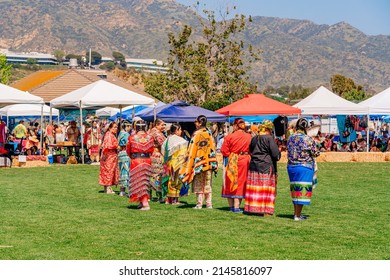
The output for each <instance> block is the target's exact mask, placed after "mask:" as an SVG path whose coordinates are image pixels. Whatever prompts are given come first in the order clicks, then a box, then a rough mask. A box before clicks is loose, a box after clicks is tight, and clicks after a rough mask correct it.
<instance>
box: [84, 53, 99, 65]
mask: <svg viewBox="0 0 390 280" xmlns="http://www.w3.org/2000/svg"><path fill="white" fill-rule="evenodd" d="M85 57H86V62H87V64H89V51H87V52H86V53H85ZM101 62H102V55H101V54H100V53H98V52H96V51H91V65H97V64H100V63H101Z"/></svg>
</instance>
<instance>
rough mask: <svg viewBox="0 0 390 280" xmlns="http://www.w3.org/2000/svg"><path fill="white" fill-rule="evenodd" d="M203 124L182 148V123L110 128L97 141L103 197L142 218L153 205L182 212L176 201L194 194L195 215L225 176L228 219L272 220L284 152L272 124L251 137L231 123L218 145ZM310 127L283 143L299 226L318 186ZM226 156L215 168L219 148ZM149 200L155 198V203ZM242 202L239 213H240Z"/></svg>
mask: <svg viewBox="0 0 390 280" xmlns="http://www.w3.org/2000/svg"><path fill="white" fill-rule="evenodd" d="M207 123H208V122H207V118H206V117H205V116H203V115H200V116H198V117H197V118H196V119H195V121H194V124H195V128H196V129H195V131H194V132H193V134H192V136H191V137H190V139H189V141H187V140H186V139H185V138H184V137H183V136H184V132H183V130H182V127H181V125H180V124H179V123H173V124H168V125H167V124H166V123H165V122H164V121H163V120H161V119H157V120H156V121H155V122H154V124H153V125H152V127H149V126H148V125H147V123H146V122H145V121H143V120H142V119H139V118H134V121H133V124H132V125H130V124H129V123H127V122H122V123H121V124H120V126H121V127H120V128H121V131H120V132H119V133H118V124H117V123H115V122H112V123H110V124H109V126H108V129H107V131H106V133H105V134H104V137H103V140H102V153H101V161H100V175H99V184H100V185H102V186H103V191H104V193H107V194H113V193H115V192H114V191H113V189H112V187H113V186H119V188H120V192H119V195H121V196H127V197H128V198H129V202H130V203H137V208H138V209H139V210H141V211H146V210H150V209H151V204H150V201H157V202H160V203H165V204H171V205H180V204H181V202H180V200H179V198H180V197H182V196H186V195H189V193H190V189H191V193H193V194H195V206H194V207H193V208H194V209H202V208H206V209H212V208H213V197H212V193H213V183H212V182H213V174H216V173H217V172H218V168H220V169H221V168H222V170H223V173H224V175H223V186H222V191H221V196H222V197H223V198H226V199H227V204H228V206H229V211H232V212H234V213H244V214H255V215H260V216H269V215H273V214H274V211H275V210H274V209H275V201H276V193H277V161H278V160H279V159H280V156H281V149H280V147H278V145H277V141H276V139H275V136H274V124H273V123H272V122H271V121H268V120H265V121H263V122H262V123H261V124H259V125H258V126H257V130H256V131H251V132H248V131H247V129H246V128H247V127H246V123H245V121H244V120H243V119H242V118H237V119H235V121H234V123H233V127H232V132H231V133H230V134H228V135H226V136H223V137H221V138H220V139H219V140H220V141H219V144H218V143H217V141H215V139H214V137H213V134H212V132H211V130H210V129H208V128H207ZM307 128H308V122H307V121H306V120H305V119H302V120H298V122H297V125H296V129H295V128H294V131H293V132H292V133H291V135H290V138H289V140H288V142H287V152H288V159H289V161H288V173H289V177H290V181H291V186H290V190H291V197H292V201H293V205H294V219H295V220H297V221H300V220H304V219H306V217H304V216H302V208H303V205H307V204H310V198H311V193H312V188H313V184H314V182H315V166H316V165H315V157H316V156H318V155H319V151H318V149H317V147H316V144H315V141H314V140H313V138H312V137H309V136H307V135H306V129H307ZM218 145H220V152H221V154H222V155H223V158H224V160H223V164H222V166H220V167H218V159H217V146H218ZM153 194H154V196H153ZM242 201H244V205H243V208H242V205H241V204H242Z"/></svg>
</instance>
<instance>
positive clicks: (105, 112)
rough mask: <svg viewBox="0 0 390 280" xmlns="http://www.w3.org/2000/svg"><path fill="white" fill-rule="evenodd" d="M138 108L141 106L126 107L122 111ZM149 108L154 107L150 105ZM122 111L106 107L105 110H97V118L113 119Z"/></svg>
mask: <svg viewBox="0 0 390 280" xmlns="http://www.w3.org/2000/svg"><path fill="white" fill-rule="evenodd" d="M138 106H140V105H134V106H126V107H123V108H122V111H126V110H130V109H133V108H136V107H138ZM148 106H152V105H148ZM120 111H121V110H120V109H118V108H113V107H104V108H101V109H98V110H96V116H98V117H112V116H114V115H116V114H117V113H119V112H120Z"/></svg>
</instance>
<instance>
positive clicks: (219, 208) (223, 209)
mask: <svg viewBox="0 0 390 280" xmlns="http://www.w3.org/2000/svg"><path fill="white" fill-rule="evenodd" d="M215 209H217V210H220V211H227V212H230V207H228V206H225V207H218V208H215Z"/></svg>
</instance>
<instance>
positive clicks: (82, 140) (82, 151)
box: [80, 100, 84, 164]
mask: <svg viewBox="0 0 390 280" xmlns="http://www.w3.org/2000/svg"><path fill="white" fill-rule="evenodd" d="M80 130H81V163H82V164H84V130H83V108H82V107H81V100H80Z"/></svg>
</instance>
